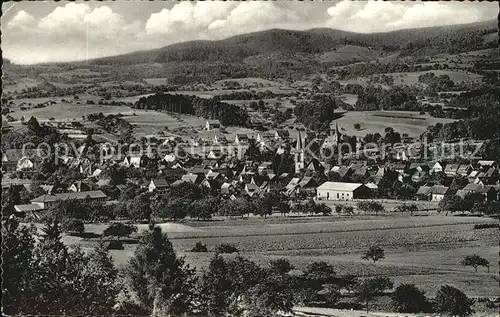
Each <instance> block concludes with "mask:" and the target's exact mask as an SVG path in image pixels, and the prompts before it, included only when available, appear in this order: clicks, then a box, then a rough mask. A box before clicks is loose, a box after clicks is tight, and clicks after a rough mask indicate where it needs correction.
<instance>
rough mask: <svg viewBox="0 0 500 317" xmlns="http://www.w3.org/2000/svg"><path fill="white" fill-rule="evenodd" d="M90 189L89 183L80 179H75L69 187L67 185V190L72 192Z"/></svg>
mask: <svg viewBox="0 0 500 317" xmlns="http://www.w3.org/2000/svg"><path fill="white" fill-rule="evenodd" d="M90 189H91V188H90V185H89V184H87V183H86V182H84V181H81V180H79V181H76V182H75V183H73V184H72V185H71V186H70V187H68V191H70V192H74V193H78V192H86V191H89V190H90Z"/></svg>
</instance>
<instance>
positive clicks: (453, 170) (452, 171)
mask: <svg viewBox="0 0 500 317" xmlns="http://www.w3.org/2000/svg"><path fill="white" fill-rule="evenodd" d="M459 167H460V164H448V165H446V167H445V168H444V173H445V174H446V176H448V177H453V176H455V175H457V171H458V168H459Z"/></svg>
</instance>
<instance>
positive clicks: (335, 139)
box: [332, 122, 342, 146]
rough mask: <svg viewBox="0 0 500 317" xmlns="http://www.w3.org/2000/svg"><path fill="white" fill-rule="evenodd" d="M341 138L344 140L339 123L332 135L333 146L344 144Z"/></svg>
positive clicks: (336, 124)
mask: <svg viewBox="0 0 500 317" xmlns="http://www.w3.org/2000/svg"><path fill="white" fill-rule="evenodd" d="M341 138H342V135H341V134H340V131H339V125H338V123H337V122H335V130H334V131H333V133H332V143H333V145H334V146H337V145H338V144H340V143H341V142H342V140H341Z"/></svg>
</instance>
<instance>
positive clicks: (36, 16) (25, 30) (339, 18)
mask: <svg viewBox="0 0 500 317" xmlns="http://www.w3.org/2000/svg"><path fill="white" fill-rule="evenodd" d="M142 4H144V6H142ZM37 5H38V6H40V7H42V4H39V3H33V4H32V5H30V6H29V7H24V10H22V8H23V7H22V6H16V7H15V8H14V9H12V10H10V11H9V12H8V14H7V15H6V16H7V17H8V16H10V17H11V18H7V19H10V20H9V21H8V22H7V23H2V25H1V27H2V49H3V51H4V55H5V56H6V57H8V58H11V59H12V60H13V61H17V62H21V61H22V62H25V63H30V62H31V63H35V62H40V61H59V60H64V61H68V60H76V59H85V58H95V57H101V56H107V55H114V54H121V53H127V52H131V51H135V50H143V49H152V48H158V47H161V46H164V45H169V44H172V43H176V42H181V41H187V40H195V39H212V40H215V39H221V38H225V37H229V36H233V35H237V34H242V33H248V32H255V31H260V30H266V29H271V28H287V29H309V28H312V27H330V28H337V29H343V30H349V31H356V32H381V31H390V30H395V29H401V28H413V27H424V26H435V25H446V24H457V23H469V22H475V21H482V20H487V19H493V18H495V16H496V14H497V13H498V6H497V4H496V3H485V2H483V3H467V2H446V3H443V2H439V3H438V2H432V3H430V2H425V3H418V2H389V1H385V2H382V1H377V2H371V1H370V2H363V1H340V2H337V3H336V4H335V5H334V4H332V3H327V2H308V3H298V2H279V1H277V2H274V1H246V2H236V1H198V2H190V1H188V2H186V1H185V2H176V3H174V4H170V6H169V9H167V8H163V9H161V5H160V9H158V10H161V11H156V12H154V13H151V12H152V11H151V9H150V6H148V3H147V2H137V3H134V6H133V8H134V10H137V11H141V10H142V11H141V12H135V11H134V12H132V11H133V10H130V7H128V3H127V4H123V6H122V4H120V3H104V2H103V3H97V2H96V3H87V2H86V3H84V2H71V3H62V2H61V3H59V4H57V7H56V8H55V9H54V10H53V11H52V12H50V13H48V14H47V13H46V11H45V10H41V9H40V8H38V10H37V7H36V6H37ZM32 8H33V9H32ZM121 10H126V11H127V13H123V15H121V14H119V12H125V11H121ZM16 11H17V12H16ZM41 12H44V13H43V15H42V13H41ZM6 13H7V12H6ZM3 19H6V17H3ZM2 22H3V21H2ZM19 39H22V41H20V40H19ZM34 48H36V49H34Z"/></svg>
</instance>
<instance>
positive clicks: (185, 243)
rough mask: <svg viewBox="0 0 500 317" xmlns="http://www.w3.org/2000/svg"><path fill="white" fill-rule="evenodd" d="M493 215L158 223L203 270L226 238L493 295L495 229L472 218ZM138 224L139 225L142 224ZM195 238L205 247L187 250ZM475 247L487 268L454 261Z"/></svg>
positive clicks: (254, 254) (249, 248) (263, 255)
mask: <svg viewBox="0 0 500 317" xmlns="http://www.w3.org/2000/svg"><path fill="white" fill-rule="evenodd" d="M489 222H493V220H492V219H488V218H477V217H451V216H448V217H446V216H427V217H395V216H393V217H385V218H384V217H379V218H376V217H373V216H372V217H368V218H367V217H362V218H352V219H349V218H347V217H345V218H333V217H327V218H304V219H300V218H299V219H293V218H289V217H285V218H276V219H267V220H266V219H261V218H251V219H234V220H226V221H212V222H196V221H187V222H185V223H184V224H172V223H170V224H162V230H164V231H165V232H167V233H168V235H169V237H170V239H171V241H172V243H173V245H174V247H175V248H176V250H177V251H178V252H179V253H180V254H182V255H183V256H185V257H186V261H187V262H188V263H189V264H191V265H193V266H194V267H196V268H197V269H198V271H202V270H203V269H204V268H206V266H207V265H208V262H209V261H210V258H211V257H212V255H213V250H214V249H215V247H216V246H217V245H219V244H221V243H231V244H234V245H235V246H236V247H238V248H239V249H240V252H241V254H242V255H244V256H246V257H249V258H251V259H252V260H254V261H256V262H257V263H259V264H261V265H267V263H268V262H269V260H271V259H276V258H282V257H286V258H288V259H289V260H290V261H291V262H292V264H294V265H295V267H296V269H298V270H301V269H304V268H305V267H306V266H307V265H308V264H310V263H311V262H313V261H326V262H329V263H330V264H332V265H333V266H334V267H335V268H336V270H337V272H338V274H340V275H344V274H354V275H357V276H364V277H367V276H376V275H387V276H390V277H391V278H392V279H393V280H394V281H395V283H396V285H397V284H398V283H403V282H406V283H407V282H412V283H415V284H416V285H417V286H419V287H422V288H423V289H425V290H426V291H427V292H428V293H430V294H433V293H434V292H435V291H436V290H437V289H438V288H439V287H440V286H441V285H442V284H450V285H453V286H456V287H458V288H460V289H462V290H464V291H465V292H466V293H467V294H468V295H469V296H484V297H494V296H498V282H499V281H500V279H499V278H498V276H497V274H496V272H497V271H498V268H499V267H498V262H497V261H496V259H497V257H498V252H499V248H498V238H499V233H498V230H497V229H494V228H492V229H482V230H474V229H473V224H475V223H489ZM141 226H142V227H141V228H140V230H143V229H144V228H145V225H141ZM105 227H106V225H105V224H91V225H87V226H86V231H88V232H94V233H96V234H100V233H102V230H103V229H104V228H105ZM64 239H65V241H66V242H67V243H68V244H75V243H79V244H82V245H83V246H84V247H89V246H91V245H92V243H93V242H91V241H86V240H82V239H81V238H76V237H69V236H66V237H65V238H64ZM198 241H201V242H202V243H204V244H206V245H207V246H208V249H209V251H210V252H207V253H193V252H190V249H191V248H192V247H193V246H194V244H195V243H196V242H198ZM374 244H376V245H379V246H381V247H383V248H384V249H385V252H386V258H385V259H383V260H381V261H379V262H377V263H376V264H373V263H371V262H368V261H365V260H362V259H361V258H360V256H361V254H362V252H363V251H364V250H366V248H368V247H369V246H370V245H374ZM134 249H135V245H132V244H129V245H126V246H125V250H124V251H112V255H113V258H114V259H115V261H116V263H117V264H118V265H120V266H122V265H125V264H126V263H127V262H128V260H129V258H130V257H131V256H132V255H133V251H134ZM474 253H475V254H478V255H480V256H482V257H484V258H486V259H489V261H490V263H491V265H492V266H491V268H490V269H491V270H490V272H491V273H487V272H486V270H485V269H484V268H480V269H479V272H478V273H476V272H474V269H472V268H465V267H462V266H461V265H460V264H459V262H460V260H461V259H462V258H463V256H465V255H469V254H474Z"/></svg>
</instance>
